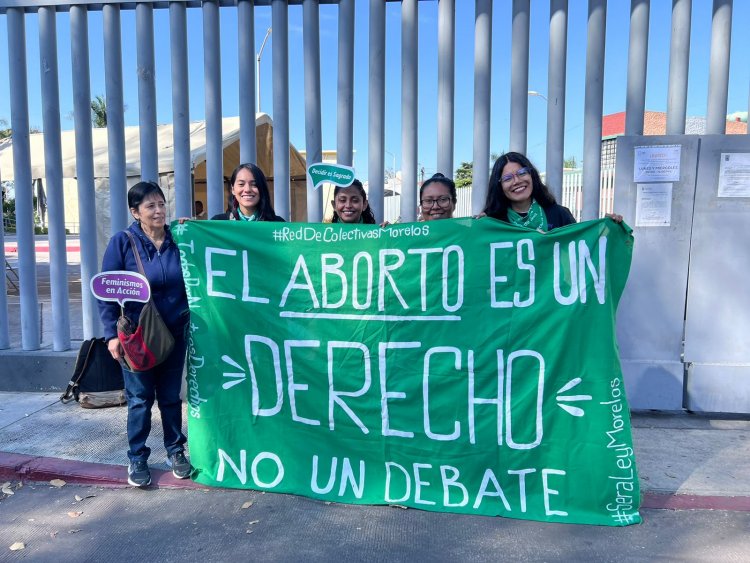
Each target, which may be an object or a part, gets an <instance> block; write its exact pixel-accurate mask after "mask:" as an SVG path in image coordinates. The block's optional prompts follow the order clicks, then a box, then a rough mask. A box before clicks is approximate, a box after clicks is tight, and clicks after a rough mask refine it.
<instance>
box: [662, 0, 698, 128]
mask: <svg viewBox="0 0 750 563" xmlns="http://www.w3.org/2000/svg"><path fill="white" fill-rule="evenodd" d="M692 9H693V0H672V39H671V41H670V46H669V86H668V91H667V135H684V134H685V119H686V118H687V93H688V69H689V67H690V16H691V12H692Z"/></svg>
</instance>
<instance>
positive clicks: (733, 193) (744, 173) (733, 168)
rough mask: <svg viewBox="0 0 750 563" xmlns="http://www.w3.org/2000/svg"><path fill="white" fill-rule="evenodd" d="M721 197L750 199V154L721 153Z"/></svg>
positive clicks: (719, 194)
mask: <svg viewBox="0 0 750 563" xmlns="http://www.w3.org/2000/svg"><path fill="white" fill-rule="evenodd" d="M718 196H719V197H750V153H746V152H745V153H721V165H720V166H719V193H718Z"/></svg>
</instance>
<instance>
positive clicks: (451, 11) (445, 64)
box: [394, 0, 456, 177]
mask: <svg viewBox="0 0 750 563" xmlns="http://www.w3.org/2000/svg"><path fill="white" fill-rule="evenodd" d="M455 50H456V3H455V0H439V3H438V115H437V136H438V137H437V171H438V172H441V173H443V174H445V175H446V176H448V177H453V134H454V130H453V128H454V118H455V111H454V99H455V89H456V70H455V69H456V53H455ZM395 172H396V171H395V170H394V173H395Z"/></svg>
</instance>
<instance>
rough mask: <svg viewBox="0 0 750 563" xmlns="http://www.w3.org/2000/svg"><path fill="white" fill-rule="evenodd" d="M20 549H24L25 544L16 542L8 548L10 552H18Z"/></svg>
mask: <svg viewBox="0 0 750 563" xmlns="http://www.w3.org/2000/svg"><path fill="white" fill-rule="evenodd" d="M21 549H26V544H24V543H22V542H20V541H17V542H16V543H14V544H13V545H11V546H10V550H11V551H19V550H21Z"/></svg>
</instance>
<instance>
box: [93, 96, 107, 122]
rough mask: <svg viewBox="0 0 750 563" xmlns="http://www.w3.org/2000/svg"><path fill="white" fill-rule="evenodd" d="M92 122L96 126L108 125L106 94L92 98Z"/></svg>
mask: <svg viewBox="0 0 750 563" xmlns="http://www.w3.org/2000/svg"><path fill="white" fill-rule="evenodd" d="M91 124H92V125H93V126H94V127H106V126H107V100H105V99H104V96H96V97H95V98H94V99H93V100H91Z"/></svg>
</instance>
